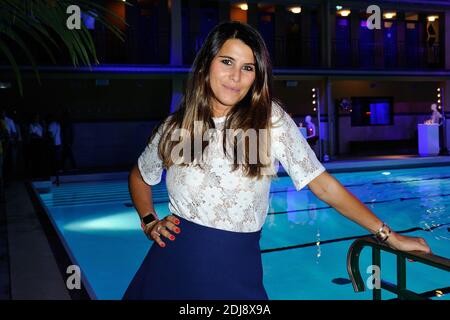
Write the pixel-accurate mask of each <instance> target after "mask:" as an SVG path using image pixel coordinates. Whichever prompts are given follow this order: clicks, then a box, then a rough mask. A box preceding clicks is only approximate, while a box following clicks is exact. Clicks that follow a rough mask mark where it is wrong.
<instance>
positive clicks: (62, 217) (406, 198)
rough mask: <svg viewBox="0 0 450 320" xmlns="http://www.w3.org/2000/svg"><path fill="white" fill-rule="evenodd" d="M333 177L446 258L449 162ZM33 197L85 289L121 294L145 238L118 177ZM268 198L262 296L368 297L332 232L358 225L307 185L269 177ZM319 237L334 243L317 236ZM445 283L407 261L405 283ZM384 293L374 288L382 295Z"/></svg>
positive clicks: (343, 233)
mask: <svg viewBox="0 0 450 320" xmlns="http://www.w3.org/2000/svg"><path fill="white" fill-rule="evenodd" d="M333 175H334V176H335V177H336V178H337V179H338V180H339V181H340V182H341V183H342V184H343V185H345V186H346V187H347V188H348V189H349V190H350V191H351V192H352V193H353V194H355V195H356V197H358V198H359V199H360V200H361V201H363V202H365V203H366V205H367V206H368V207H369V208H371V210H373V212H375V214H376V215H378V216H379V217H380V219H382V220H384V221H386V222H387V223H388V224H389V225H390V226H391V227H392V228H393V229H394V230H396V231H401V230H407V229H411V228H420V229H419V230H417V229H416V231H412V232H409V233H408V235H411V236H420V237H423V238H425V239H426V240H427V242H428V243H429V244H430V246H431V248H432V250H433V253H435V254H437V255H440V256H444V257H450V246H449V244H450V241H449V240H450V233H449V231H448V230H449V229H448V228H449V226H450V225H448V223H450V214H449V212H450V210H449V209H450V167H432V168H420V169H397V170H386V171H365V172H356V173H336V174H333ZM40 198H41V200H42V202H43V204H44V206H45V207H46V209H47V212H48V214H49V217H50V219H51V221H52V223H53V225H54V226H55V228H56V229H57V231H58V233H59V235H60V237H61V238H62V240H63V243H64V245H65V247H66V250H68V252H69V255H70V256H71V258H72V261H74V262H75V263H76V264H78V265H79V266H80V268H81V271H82V274H83V276H84V280H85V283H86V284H87V287H88V291H89V292H90V294H91V296H92V297H94V298H97V299H120V298H121V296H122V294H123V293H124V291H125V289H126V288H127V286H128V284H129V282H130V281H131V279H132V277H133V275H134V273H135V272H136V271H137V269H138V267H139V265H140V263H141V261H142V260H143V258H144V256H145V254H146V252H147V250H148V249H149V247H150V245H151V243H152V242H150V241H149V240H148V239H147V238H146V237H145V236H144V234H143V233H142V231H141V229H140V223H139V219H138V216H137V213H136V212H135V210H134V208H132V207H130V204H131V200H130V196H129V193H128V186H127V181H126V179H125V178H124V179H118V180H106V181H85V182H71V183H64V184H62V185H61V186H60V187H52V190H51V192H47V193H41V194H40ZM153 199H154V203H155V209H156V210H157V212H158V214H159V215H160V216H161V217H164V216H165V215H167V214H168V197H167V191H166V188H165V184H164V182H162V183H160V184H159V185H157V186H155V187H154V188H153ZM270 204H271V205H270V210H269V215H268V217H267V220H266V223H265V225H264V227H263V231H262V238H261V248H262V250H263V255H262V257H263V266H264V285H265V287H266V289H267V293H268V295H269V298H270V299H371V297H372V292H371V291H370V290H369V291H366V292H362V293H355V292H354V291H353V287H352V285H351V283H349V282H348V281H346V279H347V280H348V274H347V269H346V257H347V251H348V249H349V246H350V245H351V243H352V242H353V241H354V240H339V239H341V238H346V237H354V236H361V235H366V234H368V232H367V231H366V230H365V229H364V228H362V227H360V226H358V225H357V224H355V223H353V222H352V221H350V220H348V219H346V218H344V217H343V216H342V215H340V214H339V213H338V212H337V211H336V210H334V209H333V208H330V207H329V206H328V205H327V204H326V203H324V202H322V201H320V200H319V199H317V198H316V197H315V196H314V195H313V194H312V193H311V192H310V191H309V190H308V189H303V190H301V191H300V192H297V191H295V188H294V186H293V184H292V181H291V179H290V178H289V177H280V178H279V179H277V180H275V181H273V183H272V187H271V199H270ZM439 225H442V226H441V227H437V228H434V229H433V230H432V231H425V230H429V228H430V227H436V226H439ZM422 229H424V230H422ZM327 240H339V241H334V242H331V243H326V244H324V243H323V241H327ZM175 241H176V240H175ZM370 258H371V251H370V250H369V249H363V252H362V255H361V264H360V269H361V272H362V275H363V278H364V276H365V271H366V269H367V266H369V265H370V264H371V263H370V261H371V260H370ZM381 261H382V278H383V280H387V281H390V282H392V283H396V270H395V257H394V256H393V255H391V254H386V253H382V256H381ZM366 277H369V274H366ZM449 285H450V275H449V273H447V272H445V271H441V270H437V269H434V268H431V267H428V266H424V265H422V264H419V263H413V262H408V263H407V287H408V289H410V290H413V291H416V292H424V291H428V290H433V289H436V288H443V287H447V286H449ZM448 296H449V295H448V294H447V295H444V296H442V297H436V298H434V299H449V297H448ZM393 297H394V296H393V295H392V294H390V293H388V292H386V291H383V299H389V298H393Z"/></svg>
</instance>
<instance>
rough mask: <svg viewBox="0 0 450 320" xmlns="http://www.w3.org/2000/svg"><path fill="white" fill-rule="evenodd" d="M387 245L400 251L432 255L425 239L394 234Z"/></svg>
mask: <svg viewBox="0 0 450 320" xmlns="http://www.w3.org/2000/svg"><path fill="white" fill-rule="evenodd" d="M386 243H387V244H388V245H389V247H391V248H393V249H396V250H400V251H419V252H423V253H430V254H431V253H432V252H431V249H430V247H429V246H428V244H427V242H426V241H425V239H423V238H419V237H407V236H402V235H399V234H397V233H395V232H392V233H391V235H390V236H389V239H388V240H387V241H386Z"/></svg>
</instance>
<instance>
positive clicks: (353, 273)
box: [347, 237, 450, 300]
mask: <svg viewBox="0 0 450 320" xmlns="http://www.w3.org/2000/svg"><path fill="white" fill-rule="evenodd" d="M364 247H371V248H372V265H373V266H378V268H379V270H381V251H386V252H389V253H392V254H394V255H396V256H397V284H396V285H395V284H392V283H389V282H387V281H384V280H382V279H379V281H380V286H379V287H378V288H374V289H373V300H381V289H385V290H387V291H390V292H392V293H394V294H397V298H398V299H400V300H406V299H408V300H427V299H429V298H431V297H433V296H436V295H441V294H446V293H449V292H450V287H446V288H440V289H439V290H432V291H427V292H423V293H416V292H413V291H410V290H408V289H406V259H409V260H413V261H416V262H420V263H423V264H426V265H429V266H432V267H435V268H439V269H442V270H446V271H447V272H448V271H450V259H447V258H444V257H440V256H437V255H433V254H427V253H422V252H417V251H416V252H415V251H409V252H404V251H398V250H395V249H392V248H390V247H389V246H388V245H386V244H384V243H380V242H378V241H377V240H376V239H374V238H373V237H363V238H359V239H358V240H356V241H354V242H353V243H352V245H351V246H350V249H349V251H348V254H347V271H348V274H349V276H350V280H351V281H352V284H353V289H354V290H355V292H362V291H365V286H364V281H363V279H362V277H361V271H360V270H359V258H360V254H361V251H362V249H363V248H364Z"/></svg>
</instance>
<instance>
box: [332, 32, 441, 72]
mask: <svg viewBox="0 0 450 320" xmlns="http://www.w3.org/2000/svg"><path fill="white" fill-rule="evenodd" d="M441 50H442V48H441V46H440V45H439V43H436V44H433V45H432V46H428V45H427V43H420V44H419V45H418V46H415V47H414V46H411V45H409V44H408V43H406V42H397V43H396V44H395V46H390V45H387V44H386V43H381V42H361V41H358V40H353V41H342V40H336V39H335V40H333V41H332V49H331V56H332V65H333V67H336V68H362V69H385V68H398V69H404V68H416V69H428V68H430V69H433V68H442V67H443V61H442V58H441V57H442V56H443V55H442V54H441Z"/></svg>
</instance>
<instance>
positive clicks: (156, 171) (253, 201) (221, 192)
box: [138, 104, 325, 232]
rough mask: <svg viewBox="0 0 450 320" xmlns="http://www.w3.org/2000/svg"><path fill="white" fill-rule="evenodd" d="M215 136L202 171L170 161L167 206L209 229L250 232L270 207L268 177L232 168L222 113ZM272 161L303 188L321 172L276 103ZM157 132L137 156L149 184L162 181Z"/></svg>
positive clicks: (269, 180)
mask: <svg viewBox="0 0 450 320" xmlns="http://www.w3.org/2000/svg"><path fill="white" fill-rule="evenodd" d="M213 120H214V122H215V124H216V128H217V134H216V133H215V134H214V135H213V136H214V138H213V140H212V141H211V140H210V142H209V145H208V147H207V148H206V149H205V158H206V159H208V161H205V162H206V163H205V164H204V165H203V169H200V168H198V167H195V166H185V167H183V166H178V165H172V166H171V167H170V168H169V169H168V170H167V174H166V185H167V191H168V194H169V210H170V212H171V213H174V214H176V215H178V216H180V217H183V218H185V219H187V220H190V221H192V222H195V223H198V224H201V225H205V226H208V227H213V228H218V229H223V230H228V231H235V232H254V231H258V230H260V229H261V228H262V226H263V225H264V221H265V219H266V217H267V212H268V209H269V192H270V184H271V178H270V177H269V176H263V178H262V179H260V180H256V178H248V177H245V176H243V175H242V171H241V169H239V168H238V169H237V170H235V171H234V172H232V171H231V168H232V167H231V163H230V160H229V159H228V158H226V156H225V155H224V152H223V147H222V139H221V137H222V133H221V132H220V130H221V129H222V130H223V124H224V121H225V116H224V117H220V118H213ZM272 123H273V128H272V131H271V159H272V164H273V166H274V168H275V170H278V163H279V162H281V164H282V165H283V167H284V169H285V170H286V172H287V173H288V174H289V176H290V177H291V179H292V181H293V182H294V185H295V188H296V189H297V190H300V189H302V188H303V187H304V186H306V185H307V184H308V183H309V182H311V181H312V180H313V179H314V178H315V177H317V176H318V175H319V174H321V173H322V172H323V171H325V168H324V167H323V165H322V164H321V163H320V162H319V160H318V159H317V157H316V156H315V154H314V152H313V151H312V150H311V148H310V147H309V145H308V143H307V142H306V140H305V138H304V137H303V135H302V134H301V133H300V130H299V129H298V127H297V125H296V124H295V122H294V121H293V120H292V118H291V117H290V116H289V115H288V114H287V113H286V112H285V111H284V110H283V109H282V108H281V107H280V106H278V105H277V104H273V105H272ZM159 139H160V134H159V133H157V134H156V135H155V136H154V138H153V140H152V141H151V142H150V143H149V144H148V145H147V147H146V148H145V150H144V152H143V153H142V154H141V156H140V157H139V159H138V167H139V170H140V172H141V175H142V178H143V179H144V181H145V182H146V183H147V184H149V185H155V184H157V183H159V182H160V181H161V175H162V172H163V167H162V161H161V159H160V158H159V156H158V151H157V150H158V143H159Z"/></svg>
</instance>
